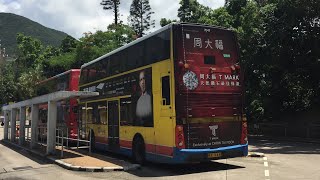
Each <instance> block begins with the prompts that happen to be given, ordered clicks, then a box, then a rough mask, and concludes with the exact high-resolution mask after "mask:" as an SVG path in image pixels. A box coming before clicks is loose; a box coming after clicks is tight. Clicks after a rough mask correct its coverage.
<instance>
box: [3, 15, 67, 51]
mask: <svg viewBox="0 0 320 180" xmlns="http://www.w3.org/2000/svg"><path fill="white" fill-rule="evenodd" d="M17 33H23V34H24V35H27V36H31V37H34V38H37V39H39V40H40V41H41V42H42V43H43V44H44V45H52V46H59V45H60V44H61V41H62V40H63V39H64V38H65V37H66V36H67V34H66V33H64V32H61V31H57V30H54V29H50V28H47V27H45V26H43V25H41V24H39V23H37V22H34V21H32V20H30V19H28V18H25V17H23V16H19V15H16V14H11V13H0V40H1V44H2V47H5V48H6V52H7V54H9V56H14V54H16V48H17V41H16V37H17Z"/></svg>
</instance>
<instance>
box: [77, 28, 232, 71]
mask: <svg viewBox="0 0 320 180" xmlns="http://www.w3.org/2000/svg"><path fill="white" fill-rule="evenodd" d="M173 25H184V26H201V27H211V28H216V29H223V30H228V31H231V30H230V29H227V28H224V27H219V26H213V25H205V24H195V23H180V22H173V23H171V24H168V25H166V26H164V27H162V28H160V29H158V30H157V31H154V32H152V33H150V34H148V35H146V36H143V37H141V38H139V39H136V40H134V41H132V42H130V43H129V44H126V45H124V46H122V47H119V48H117V49H115V50H113V51H111V52H109V53H107V54H105V55H103V56H100V57H98V58H97V59H94V60H92V61H90V62H88V63H85V64H83V65H82V66H81V69H82V68H84V67H87V66H89V65H91V64H94V63H96V62H98V61H100V60H102V59H104V58H105V57H108V56H110V55H112V54H115V53H117V52H119V51H121V50H123V49H126V48H128V47H130V46H133V45H135V44H137V43H139V42H141V41H144V40H146V39H148V38H149V37H152V36H154V35H155V34H158V33H160V32H162V31H165V30H167V29H170V28H171V27H172V26H173Z"/></svg>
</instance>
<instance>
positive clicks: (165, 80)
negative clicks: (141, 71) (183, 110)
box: [161, 76, 171, 105]
mask: <svg viewBox="0 0 320 180" xmlns="http://www.w3.org/2000/svg"><path fill="white" fill-rule="evenodd" d="M161 82H162V105H170V104H171V102H170V78H169V76H164V77H162V79H161Z"/></svg>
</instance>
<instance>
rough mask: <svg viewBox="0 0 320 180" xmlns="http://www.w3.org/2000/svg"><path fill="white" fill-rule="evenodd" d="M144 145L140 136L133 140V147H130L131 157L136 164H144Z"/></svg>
mask: <svg viewBox="0 0 320 180" xmlns="http://www.w3.org/2000/svg"><path fill="white" fill-rule="evenodd" d="M145 155H146V152H145V145H144V141H143V139H142V138H141V137H136V138H134V140H133V149H132V157H133V160H134V162H136V163H138V164H141V165H142V164H144V163H145V159H146V157H145Z"/></svg>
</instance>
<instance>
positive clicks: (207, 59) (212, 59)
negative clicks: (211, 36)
mask: <svg viewBox="0 0 320 180" xmlns="http://www.w3.org/2000/svg"><path fill="white" fill-rule="evenodd" d="M204 64H210V65H215V64H216V58H215V57H214V56H204Z"/></svg>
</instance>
